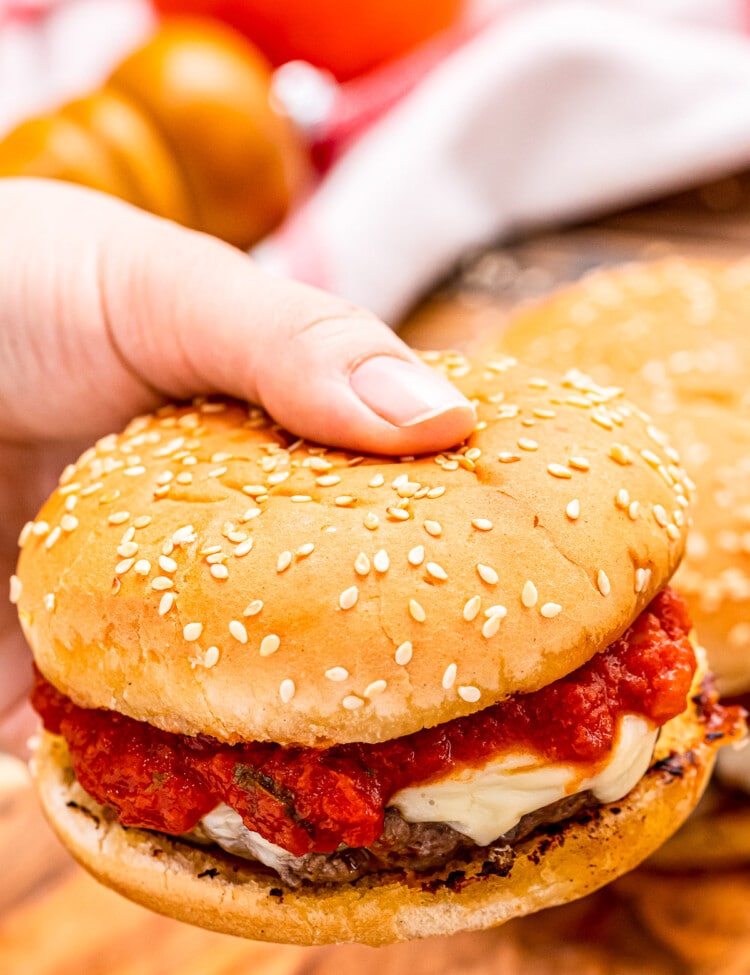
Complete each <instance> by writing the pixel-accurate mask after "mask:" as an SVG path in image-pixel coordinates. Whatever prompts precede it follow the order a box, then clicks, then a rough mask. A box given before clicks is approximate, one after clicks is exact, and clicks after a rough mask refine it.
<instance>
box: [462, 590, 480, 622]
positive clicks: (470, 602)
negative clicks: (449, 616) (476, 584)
mask: <svg viewBox="0 0 750 975" xmlns="http://www.w3.org/2000/svg"><path fill="white" fill-rule="evenodd" d="M481 605H482V598H481V596H472V597H471V599H467V600H466V603H465V604H464V609H463V617H464V619H465V620H466V622H467V623H471V621H472V620H473V619H476V617H477V614H478V613H479V608H480V606H481Z"/></svg>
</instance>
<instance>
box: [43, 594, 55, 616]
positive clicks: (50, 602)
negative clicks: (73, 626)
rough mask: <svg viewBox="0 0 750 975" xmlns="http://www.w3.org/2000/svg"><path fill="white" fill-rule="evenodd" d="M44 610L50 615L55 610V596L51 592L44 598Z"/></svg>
mask: <svg viewBox="0 0 750 975" xmlns="http://www.w3.org/2000/svg"><path fill="white" fill-rule="evenodd" d="M44 608H45V609H46V610H47V612H48V613H51V612H52V611H53V610H54V608H55V594H54V593H53V592H48V593H47V595H46V596H45V597H44Z"/></svg>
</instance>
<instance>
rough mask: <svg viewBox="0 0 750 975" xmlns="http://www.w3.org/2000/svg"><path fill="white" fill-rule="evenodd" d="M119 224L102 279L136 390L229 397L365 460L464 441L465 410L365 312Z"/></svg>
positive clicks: (205, 246)
mask: <svg viewBox="0 0 750 975" xmlns="http://www.w3.org/2000/svg"><path fill="white" fill-rule="evenodd" d="M128 217H129V219H128V221H127V226H125V225H122V226H120V227H118V237H117V245H116V246H115V247H112V248H110V249H109V250H108V251H107V252H106V253H107V260H106V262H105V274H104V275H103V277H102V283H103V287H104V289H105V295H106V305H107V308H108V309H109V320H110V329H111V335H112V339H113V341H114V342H115V343H116V345H117V347H118V349H119V352H120V355H121V356H122V358H123V359H124V360H126V361H127V362H128V363H129V364H130V366H131V368H132V369H133V370H134V371H136V372H137V373H138V374H139V375H141V376H142V377H143V379H144V380H145V381H146V382H148V383H149V384H151V385H153V386H154V387H157V388H159V389H160V390H162V391H163V392H165V393H168V394H169V395H172V396H186V395H189V394H193V393H195V392H196V391H199V392H205V391H207V390H217V391H220V392H225V393H231V394H232V395H235V396H239V397H242V398H244V399H248V400H251V401H253V402H257V403H260V404H262V405H263V406H264V407H265V408H266V410H267V411H268V412H269V413H270V414H271V415H272V416H273V417H274V419H276V420H277V421H278V422H279V423H281V424H282V425H284V426H285V427H287V428H288V429H290V430H292V431H293V432H294V433H296V434H298V435H301V436H303V437H306V438H308V439H312V440H316V441H320V442H323V443H328V444H332V445H337V446H346V447H350V448H352V449H355V450H364V451H368V452H374V453H396V454H411V453H419V452H422V451H430V450H436V449H440V448H443V447H449V446H451V445H452V444H455V443H456V442H458V441H460V440H462V439H463V438H464V437H466V436H467V435H468V434H469V433H470V432H471V430H472V428H473V426H474V422H475V419H476V417H475V414H474V410H473V407H472V406H471V405H470V403H469V402H468V401H467V400H466V399H465V398H464V397H463V396H462V395H461V394H460V393H459V392H458V390H457V389H456V388H455V387H454V386H453V385H452V384H451V383H449V382H448V381H447V380H446V379H445V378H444V377H443V376H441V375H439V374H438V373H437V372H435V371H434V370H433V369H431V368H429V367H428V366H427V365H425V364H424V363H423V362H422V361H421V360H420V359H419V358H418V357H417V356H416V355H415V354H414V352H413V351H412V350H411V349H409V348H408V347H407V346H406V345H405V344H404V343H403V342H402V341H401V340H400V339H399V338H398V337H397V336H396V335H394V333H393V332H392V331H391V329H389V328H388V327H387V326H386V325H385V324H384V323H383V322H381V321H380V320H378V319H377V318H375V317H374V316H373V315H371V314H369V313H368V312H366V311H364V310H362V309H360V308H357V307H355V306H353V305H351V304H349V303H348V302H346V301H344V300H342V299H340V298H336V297H334V296H332V295H329V294H326V293H324V292H322V291H318V290H316V289H314V288H310V287H307V286H304V285H301V284H297V283H295V282H292V281H288V280H283V279H280V278H275V277H272V276H269V275H267V274H265V273H264V272H262V271H260V270H259V269H258V268H257V267H256V266H255V265H254V264H253V263H252V262H251V261H250V259H249V258H247V257H246V256H245V255H244V254H241V253H240V252H238V251H236V250H234V249H233V248H230V247H228V246H226V245H224V244H221V243H220V242H218V241H217V240H215V239H213V238H209V237H206V236H203V235H200V234H195V233H191V232H187V231H184V230H180V229H177V228H176V227H174V226H172V225H168V224H163V223H159V224H157V222H156V221H154V220H148V221H147V220H146V219H145V218H142V217H140V216H136V215H133V214H128ZM123 309H127V311H126V312H125V313H123Z"/></svg>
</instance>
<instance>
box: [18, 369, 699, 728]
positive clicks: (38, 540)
mask: <svg viewBox="0 0 750 975" xmlns="http://www.w3.org/2000/svg"><path fill="white" fill-rule="evenodd" d="M429 361H431V362H433V363H434V365H435V366H436V368H440V369H442V370H443V371H445V372H446V373H447V374H448V375H449V376H450V377H451V378H452V379H454V380H455V381H456V383H457V384H458V385H459V386H460V387H461V388H462V389H463V390H464V391H465V392H466V393H467V394H468V395H469V396H471V397H474V398H475V399H476V401H477V408H478V413H479V420H480V422H479V426H478V429H477V430H476V432H475V433H474V434H473V435H472V436H471V438H470V439H469V441H468V442H467V443H466V444H465V445H463V446H462V447H461V448H459V450H458V451H457V452H456V453H455V454H454V453H451V452H447V453H445V454H441V455H439V456H438V457H433V456H427V457H421V458H417V459H413V458H409V459H402V460H400V461H399V460H397V459H384V458H374V457H368V458H364V459H361V458H354V457H352V456H351V455H350V454H347V453H346V452H343V451H338V450H330V451H325V450H324V449H323V448H320V447H316V446H310V445H307V444H302V443H298V444H296V445H291V437H290V436H289V435H287V434H285V432H283V431H280V430H278V428H276V427H275V426H273V425H272V424H271V422H270V421H269V420H268V419H267V418H266V417H265V415H264V414H263V413H262V412H261V411H259V410H257V409H252V410H251V411H250V414H249V418H248V411H247V409H246V408H243V407H241V406H239V405H237V404H233V405H229V406H227V407H226V408H224V407H223V406H222V405H221V404H213V403H208V404H203V405H201V404H199V405H197V406H195V407H189V406H188V407H184V408H179V409H175V408H173V407H172V408H166V409H165V410H163V411H162V412H161V413H160V414H159V415H157V416H151V417H145V418H141V419H139V420H136V421H134V422H133V423H131V425H130V426H129V428H128V430H126V431H125V433H124V434H123V435H121V436H120V437H115V436H112V437H108V438H105V439H104V440H103V441H100V442H99V444H98V445H97V446H96V448H92V449H91V450H90V451H88V452H87V453H86V454H84V455H83V457H82V458H81V459H80V460H79V462H78V464H77V466H76V467H75V468H71V469H69V470H68V471H67V472H66V473H65V474H64V476H63V479H62V484H61V486H60V488H59V489H58V490H57V491H56V492H55V493H54V494H53V496H52V497H51V499H50V500H49V501H48V502H47V504H46V505H45V506H44V508H43V509H42V511H41V512H40V514H39V515H38V518H37V520H36V522H35V523H34V524H33V525H31V526H27V528H26V529H25V531H24V533H23V538H22V541H23V546H22V552H21V556H20V561H19V566H18V577H19V580H20V581H19V582H18V583H16V586H17V588H18V589H20V593H19V592H16V596H18V608H19V614H20V619H21V622H22V624H23V627H24V630H25V633H26V635H27V638H28V640H29V643H30V644H31V646H32V648H33V650H34V653H35V656H36V659H37V662H38V665H39V667H40V669H41V670H42V672H43V673H44V674H45V676H46V677H47V678H48V679H49V680H50V681H52V683H53V684H55V685H56V686H57V687H58V688H59V689H60V690H61V691H63V692H64V693H65V694H67V695H69V696H70V697H71V698H72V699H73V700H74V701H75V702H76V703H78V704H80V705H83V706H86V707H106V708H110V709H114V710H117V711H120V712H122V713H123V714H127V715H130V716H131V717H134V718H136V719H140V720H145V721H148V722H150V723H152V724H154V725H157V726H159V727H161V728H164V729H166V730H168V731H174V732H182V733H186V734H199V733H207V734H210V735H213V736H214V737H216V738H218V739H221V740H227V741H237V740H253V739H270V740H273V741H278V742H282V743H289V742H299V743H303V744H310V745H314V744H322V743H328V742H331V741H369V742H372V741H380V740H385V739H389V738H394V737H399V736H402V735H405V734H408V733H411V732H413V731H417V730H418V729H420V728H423V727H426V726H427V727H428V726H432V725H435V724H438V723H441V722H444V721H447V720H449V719H451V718H454V717H457V716H459V715H462V714H468V713H471V712H474V711H477V710H480V709H482V708H484V707H487V706H488V705H490V704H492V703H494V702H496V701H499V700H502V699H504V698H505V697H507V696H508V695H509V694H511V693H514V692H516V691H521V692H526V691H534V690H536V689H538V688H539V687H542V686H544V685H546V684H548V683H550V682H552V681H554V680H556V679H558V678H559V677H561V676H563V675H565V674H567V673H569V672H571V671H572V670H574V669H575V668H577V667H578V666H580V665H581V664H583V663H584V662H585V661H586V660H588V659H589V658H590V657H591V656H592V654H593V653H594V652H596V651H598V650H600V649H603V648H604V647H605V646H607V644H609V643H610V642H611V641H612V640H613V639H614V638H616V637H617V636H619V634H620V633H621V632H622V631H623V630H624V629H625V628H626V627H627V626H628V625H629V624H630V623H631V622H632V620H633V619H634V618H635V617H636V616H637V615H638V613H639V612H640V611H641V610H642V609H643V608H644V607H645V605H646V604H647V603H648V602H649V601H650V599H651V598H652V596H653V595H654V594H655V593H656V592H657V591H659V590H660V589H661V588H662V587H663V585H664V584H665V582H666V581H667V580H668V579H669V577H670V576H671V574H672V572H673V571H674V569H675V567H676V565H677V563H678V561H679V559H680V556H681V554H682V550H683V544H684V536H685V532H686V527H685V523H686V521H687V515H686V508H687V500H686V497H687V494H688V493H689V482H686V481H685V479H684V477H683V473H682V471H681V470H680V468H679V467H678V466H677V465H678V463H679V460H678V457H677V455H676V453H675V452H674V451H673V450H672V448H670V447H668V446H666V444H665V442H664V441H663V439H662V437H661V435H660V434H659V432H658V431H657V430H656V429H655V428H654V427H652V426H651V425H650V423H649V422H648V421H647V420H646V419H643V418H642V416H641V414H640V413H639V412H638V411H637V410H636V409H635V408H633V407H631V406H629V405H628V404H627V403H626V402H625V401H624V400H623V399H622V398H621V397H620V396H619V394H618V393H617V391H614V390H602V389H599V388H598V387H595V386H594V385H592V384H591V383H590V381H588V380H586V379H585V378H581V377H568V378H566V379H564V380H562V381H560V380H556V379H553V378H551V377H548V378H543V377H542V376H540V374H539V373H538V372H536V371H534V372H530V371H529V370H527V369H525V368H523V367H521V366H517V365H514V364H513V363H512V362H511V361H509V360H506V359H503V358H501V357H497V356H496V357H495V358H494V360H492V361H489V362H482V363H470V362H468V361H466V360H464V359H463V358H462V357H460V356H456V355H443V356H439V355H433V356H430V357H429ZM285 447H288V448H289V449H285ZM287 475H288V476H287ZM403 482H405V483H403ZM259 492H260V493H259ZM72 499H75V500H72ZM306 499H307V500H306ZM571 503H572V504H571ZM190 526H192V527H190ZM165 541H166V548H165V547H164V545H165ZM251 544H252V545H253V548H252V551H247V549H248V548H249V546H250V545H251ZM360 553H364V554H363V555H360ZM378 553H380V554H378ZM410 557H411V561H410ZM173 597H174V599H173ZM355 597H356V602H355V601H354V599H355ZM261 603H262V609H260V611H259V612H255V610H256V609H257V608H258V607H259V606H260V605H261ZM467 604H468V607H467ZM477 604H481V605H480V606H478V605H477ZM497 606H500V607H503V608H504V609H505V610H507V613H506V615H505V617H504V618H501V619H497V618H495V619H494V620H493V618H492V616H491V615H490V616H489V617H488V616H487V615H486V613H487V611H489V610H490V609H491V608H492V607H497ZM347 607H348V608H347ZM498 612H502V610H500V611H498ZM422 616H424V619H422ZM405 645H406V646H405ZM267 651H273V652H267Z"/></svg>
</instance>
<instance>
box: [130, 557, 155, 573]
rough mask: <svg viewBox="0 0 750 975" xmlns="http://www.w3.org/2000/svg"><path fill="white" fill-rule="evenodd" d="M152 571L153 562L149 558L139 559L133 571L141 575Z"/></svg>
mask: <svg viewBox="0 0 750 975" xmlns="http://www.w3.org/2000/svg"><path fill="white" fill-rule="evenodd" d="M150 571H151V563H150V562H149V560H148V559H138V561H137V562H136V563H135V565H134V566H133V572H135V573H136V575H139V576H147V575H148V574H149V572H150Z"/></svg>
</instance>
